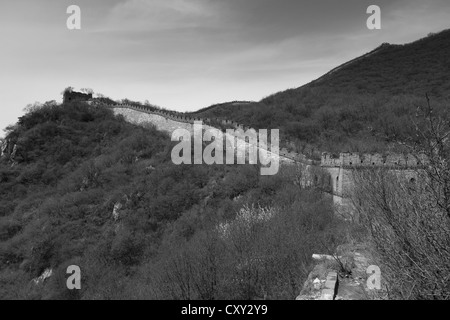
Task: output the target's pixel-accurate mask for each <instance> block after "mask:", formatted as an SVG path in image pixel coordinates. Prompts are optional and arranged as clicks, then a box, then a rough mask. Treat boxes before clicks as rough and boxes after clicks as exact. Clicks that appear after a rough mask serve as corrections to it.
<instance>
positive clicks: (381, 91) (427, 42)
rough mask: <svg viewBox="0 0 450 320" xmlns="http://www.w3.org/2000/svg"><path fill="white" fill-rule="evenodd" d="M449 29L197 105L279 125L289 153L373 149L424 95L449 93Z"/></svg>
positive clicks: (401, 126) (210, 112)
mask: <svg viewBox="0 0 450 320" xmlns="http://www.w3.org/2000/svg"><path fill="white" fill-rule="evenodd" d="M449 75H450V30H445V31H442V32H440V33H438V34H434V35H430V36H428V37H426V38H423V39H420V40H418V41H415V42H413V43H409V44H405V45H389V44H383V45H381V46H380V47H378V48H377V49H375V50H373V51H372V52H370V53H369V54H366V55H364V56H362V57H359V58H356V59H354V60H352V61H350V62H348V63H346V64H343V65H342V66H339V67H337V68H335V69H333V70H332V71H330V72H329V73H327V74H325V75H324V76H322V77H320V78H319V79H317V80H315V81H312V82H311V83H309V84H307V85H305V86H302V87H300V88H297V89H290V90H286V91H284V92H279V93H276V94H274V95H271V96H269V97H267V98H265V99H263V100H261V101H260V102H257V103H251V104H247V105H239V106H235V105H230V104H222V105H218V106H216V107H214V108H206V109H204V110H200V111H199V112H198V113H197V114H198V115H200V116H205V117H219V118H228V119H232V120H234V121H237V122H239V123H244V124H247V125H249V126H252V127H255V128H279V129H281V131H282V133H283V137H284V138H285V139H289V140H294V141H295V146H293V148H296V149H297V151H305V149H309V150H311V148H312V149H318V150H322V151H325V150H326V151H335V152H342V151H350V150H352V151H378V150H385V149H386V148H388V147H389V143H390V142H392V141H393V140H395V139H401V138H402V137H403V136H405V135H406V134H407V133H408V132H409V123H410V120H409V116H410V115H411V114H412V113H413V111H414V110H415V108H416V106H417V104H423V103H424V98H425V94H426V93H428V94H430V96H431V98H432V103H433V104H434V106H435V107H437V108H439V107H444V106H445V104H448V100H449V97H450V81H449V80H450V76H449Z"/></svg>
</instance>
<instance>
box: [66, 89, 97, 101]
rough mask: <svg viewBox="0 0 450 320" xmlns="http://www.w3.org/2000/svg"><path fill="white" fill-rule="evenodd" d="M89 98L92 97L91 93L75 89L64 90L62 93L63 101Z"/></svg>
mask: <svg viewBox="0 0 450 320" xmlns="http://www.w3.org/2000/svg"><path fill="white" fill-rule="evenodd" d="M89 99H92V93H81V92H76V91H69V90H66V91H64V94H63V103H69V102H72V101H75V100H77V101H87V100H89Z"/></svg>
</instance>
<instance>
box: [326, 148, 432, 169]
mask: <svg viewBox="0 0 450 320" xmlns="http://www.w3.org/2000/svg"><path fill="white" fill-rule="evenodd" d="M425 163H426V158H425V157H424V156H423V155H419V156H415V155H412V154H401V153H387V154H380V153H375V154H359V153H341V154H339V156H335V155H332V154H329V153H326V152H324V153H322V159H321V162H320V165H321V166H322V167H355V168H357V167H392V168H396V169H400V168H414V167H418V166H421V165H423V164H425Z"/></svg>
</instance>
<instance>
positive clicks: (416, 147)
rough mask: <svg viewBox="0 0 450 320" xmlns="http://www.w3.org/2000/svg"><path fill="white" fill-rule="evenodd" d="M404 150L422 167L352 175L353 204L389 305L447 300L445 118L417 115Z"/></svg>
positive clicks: (427, 112) (449, 218) (449, 235)
mask: <svg viewBox="0 0 450 320" xmlns="http://www.w3.org/2000/svg"><path fill="white" fill-rule="evenodd" d="M415 123H416V130H417V131H416V133H417V134H416V135H414V136H413V137H412V139H411V140H410V141H408V142H407V145H408V146H409V148H410V149H411V151H412V152H413V154H416V155H425V156H426V159H428V160H427V161H423V160H422V158H421V157H419V156H418V160H419V161H420V162H421V164H422V165H423V166H421V167H420V168H418V169H416V170H414V171H409V172H402V173H401V174H399V173H398V172H392V171H384V170H366V171H360V172H358V173H356V174H355V181H356V188H355V191H356V192H355V200H356V201H355V203H356V209H357V210H358V212H359V213H360V215H361V218H362V219H361V221H362V223H363V224H364V225H365V226H366V227H367V229H368V230H369V232H370V235H371V239H372V242H373V244H374V245H375V248H376V249H377V252H378V254H379V256H380V261H381V263H382V270H383V277H384V279H385V282H384V283H385V286H386V289H387V293H388V298H390V299H445V300H448V299H449V298H450V251H449V248H450V179H449V177H450V166H449V163H448V159H449V158H450V145H449V141H448V136H449V134H450V122H449V118H448V117H446V118H440V117H437V116H436V115H435V114H434V113H433V110H432V108H431V107H430V105H429V104H428V105H427V107H426V108H420V109H419V110H418V121H416V122H415Z"/></svg>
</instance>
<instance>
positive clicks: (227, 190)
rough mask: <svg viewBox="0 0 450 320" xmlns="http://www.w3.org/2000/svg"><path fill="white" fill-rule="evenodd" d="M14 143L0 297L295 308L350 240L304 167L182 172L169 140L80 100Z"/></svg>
mask: <svg viewBox="0 0 450 320" xmlns="http://www.w3.org/2000/svg"><path fill="white" fill-rule="evenodd" d="M6 140H7V141H8V142H9V143H10V144H15V145H16V146H17V147H16V152H15V153H14V154H12V153H8V154H5V155H3V157H2V159H1V162H0V199H1V200H0V270H1V271H0V298H1V299H11V298H20V299H23V298H31V299H49V298H52V299H60V298H73V299H90V298H96V299H97V298H104V299H116V298H117V299H118V298H156V299H158V298H171V299H182V298H191V299H197V298H201V299H219V298H232V299H240V298H251V299H253V298H263V297H266V298H272V299H277V298H285V299H291V298H293V297H295V296H296V295H297V294H298V292H299V290H300V288H301V285H302V282H303V281H304V279H305V277H306V276H307V273H308V271H309V269H308V266H309V263H310V257H311V254H312V253H313V252H314V251H320V252H325V251H327V250H333V248H334V247H335V245H336V244H338V243H339V241H340V237H341V236H340V235H341V234H343V233H342V232H340V231H338V229H339V230H341V228H343V227H344V225H343V224H342V223H341V222H339V223H338V222H337V221H336V220H335V218H334V217H333V211H332V207H331V203H330V200H329V199H327V198H325V197H324V196H323V195H322V194H321V193H319V192H317V191H315V190H314V189H303V188H301V187H300V186H299V185H298V183H296V179H298V178H299V176H300V175H301V172H299V171H298V169H297V168H295V167H291V168H281V170H280V172H279V174H278V175H276V176H274V177H267V176H260V175H259V168H258V167H257V166H253V165H234V166H231V165H229V166H223V165H220V166H207V165H181V166H176V165H174V164H173V163H172V162H171V159H170V152H171V148H172V147H173V145H174V144H175V142H171V141H170V138H169V136H168V135H166V134H164V133H161V132H158V131H156V130H155V129H154V128H153V127H152V126H151V125H148V126H144V127H139V126H135V125H131V124H129V123H127V122H125V121H124V119H123V118H121V117H116V116H114V115H113V113H112V111H110V110H108V109H104V108H98V107H94V106H90V105H88V104H86V103H83V102H72V103H69V104H62V105H60V104H56V103H55V102H48V103H45V104H44V105H40V106H36V107H34V108H33V109H32V110H29V111H28V112H27V113H26V114H25V115H24V116H23V117H21V118H20V120H19V121H18V123H17V124H16V125H15V126H11V127H9V128H8V129H7V132H6ZM338 235H339V236H338ZM69 265H78V266H80V268H81V284H82V288H81V290H79V291H78V290H75V291H69V290H68V289H67V288H66V278H67V276H68V275H67V274H66V269H67V267H68V266H69ZM49 270H51V276H50V277H49V278H48V279H45V280H39V281H37V282H35V281H33V279H36V278H37V277H39V276H41V275H42V274H48V273H49ZM46 271H47V272H46Z"/></svg>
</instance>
